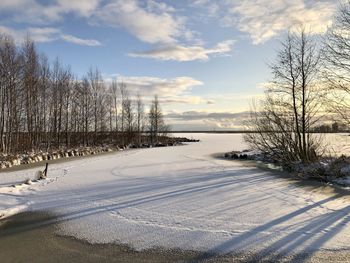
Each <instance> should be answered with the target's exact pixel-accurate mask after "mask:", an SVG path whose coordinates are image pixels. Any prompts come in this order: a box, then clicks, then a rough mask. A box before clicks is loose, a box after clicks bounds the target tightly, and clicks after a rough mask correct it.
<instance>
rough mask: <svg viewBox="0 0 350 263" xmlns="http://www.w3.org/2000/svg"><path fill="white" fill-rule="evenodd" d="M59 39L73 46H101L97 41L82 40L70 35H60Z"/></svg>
mask: <svg viewBox="0 0 350 263" xmlns="http://www.w3.org/2000/svg"><path fill="white" fill-rule="evenodd" d="M61 38H62V39H63V40H65V41H67V42H70V43H73V44H77V45H82V46H90V47H94V46H101V45H102V44H101V42H99V41H98V40H95V39H82V38H78V37H75V36H72V35H65V34H62V35H61Z"/></svg>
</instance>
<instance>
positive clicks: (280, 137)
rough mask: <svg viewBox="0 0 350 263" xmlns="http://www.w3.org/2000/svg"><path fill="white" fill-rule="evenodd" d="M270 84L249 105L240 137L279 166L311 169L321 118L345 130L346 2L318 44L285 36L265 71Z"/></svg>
mask: <svg viewBox="0 0 350 263" xmlns="http://www.w3.org/2000/svg"><path fill="white" fill-rule="evenodd" d="M269 67H270V69H271V73H272V76H273V78H272V79H271V81H270V82H269V84H268V87H267V88H266V91H265V95H264V97H263V99H262V100H260V101H257V102H254V103H253V107H252V111H251V118H250V120H249V121H248V123H247V126H248V128H249V129H250V130H254V131H256V132H255V133H248V134H246V135H245V140H246V141H247V142H248V143H249V144H250V145H251V147H252V148H253V149H255V150H258V151H260V152H264V153H265V154H266V155H267V156H269V157H270V158H271V159H273V160H275V161H277V162H280V163H283V164H293V163H296V162H302V163H311V162H314V161H317V160H318V159H319V158H320V156H322V154H323V153H324V150H325V149H324V148H323V145H322V138H321V137H320V135H317V134H314V133H313V131H315V130H317V127H319V126H320V123H322V122H323V120H324V117H325V116H326V115H328V116H329V115H333V116H334V118H335V120H336V121H337V123H340V124H341V125H349V124H350V103H349V102H350V77H349V76H350V2H349V1H348V2H345V3H342V4H341V5H340V7H339V10H338V12H337V14H336V15H335V17H334V21H333V25H332V27H330V28H329V29H328V32H327V33H326V34H325V36H324V37H323V38H322V39H320V38H319V37H317V36H314V35H311V34H310V33H308V32H307V31H306V30H305V28H303V27H301V28H300V30H298V31H293V32H289V33H288V35H287V37H286V38H285V40H284V41H282V42H281V47H280V49H279V50H278V51H277V55H276V58H275V60H274V61H273V62H272V63H270V65H269Z"/></svg>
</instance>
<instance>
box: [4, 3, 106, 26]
mask: <svg viewBox="0 0 350 263" xmlns="http://www.w3.org/2000/svg"><path fill="white" fill-rule="evenodd" d="M100 2H101V0H84V1H72V0H55V1H49V2H48V3H47V4H41V3H40V2H39V1H35V0H2V1H1V2H0V13H3V14H6V15H8V16H9V18H10V19H11V20H14V21H16V22H25V23H31V24H38V23H39V24H50V23H52V22H56V21H60V20H62V19H63V17H64V15H66V14H68V13H72V14H74V15H77V16H80V17H88V16H90V15H91V14H92V13H93V12H94V11H95V10H96V8H97V7H98V4H99V3H100Z"/></svg>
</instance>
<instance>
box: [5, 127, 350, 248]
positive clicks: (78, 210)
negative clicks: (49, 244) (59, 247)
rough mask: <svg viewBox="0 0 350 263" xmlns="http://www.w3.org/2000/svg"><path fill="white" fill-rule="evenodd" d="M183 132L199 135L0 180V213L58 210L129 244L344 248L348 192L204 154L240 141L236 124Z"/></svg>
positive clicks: (81, 226)
mask: <svg viewBox="0 0 350 263" xmlns="http://www.w3.org/2000/svg"><path fill="white" fill-rule="evenodd" d="M184 136H187V137H189V138H190V137H193V138H199V139H200V140H201V142H199V143H189V144H188V145H186V146H177V147H162V148H152V149H136V150H128V151H123V152H117V153H113V154H110V155H104V156H96V157H92V158H87V159H81V160H76V161H71V162H69V163H60V164H52V165H50V166H49V173H48V177H49V178H48V179H46V180H43V181H40V182H37V183H33V184H32V185H24V186H22V187H19V188H14V187H12V188H11V187H5V186H2V187H0V211H1V212H0V214H1V213H3V214H4V213H8V212H9V211H10V210H9V209H19V210H20V209H30V210H33V211H37V210H49V211H52V212H54V213H55V214H56V215H57V216H58V221H59V223H60V224H59V226H60V229H59V230H58V231H59V233H60V234H64V235H69V236H74V237H77V238H80V239H84V240H87V241H89V242H91V243H114V242H117V243H123V244H128V245H130V246H132V247H134V248H135V249H137V250H142V249H147V248H152V247H167V248H180V249H192V250H199V251H209V252H219V253H227V252H238V251H254V252H260V253H266V252H269V251H274V252H276V253H281V254H284V253H292V252H293V253H298V252H309V251H313V250H318V249H322V250H329V249H331V250H338V249H350V224H349V221H350V213H349V212H350V199H349V197H348V196H344V195H342V194H339V193H337V192H330V193H328V192H327V193H322V191H321V190H320V189H318V188H317V186H314V187H312V186H310V187H311V189H310V187H302V186H300V185H297V184H293V183H292V182H291V181H289V180H287V179H285V178H281V177H276V176H274V174H273V173H272V172H269V171H265V170H260V169H258V168H255V167H252V166H248V165H245V164H244V163H241V162H233V161H228V160H223V159H215V158H213V156H212V155H213V154H215V153H223V152H228V151H232V150H243V149H245V148H246V146H245V145H244V144H243V143H242V136H241V135H239V134H192V135H184ZM37 170H38V168H36V169H31V170H25V171H18V172H11V173H1V174H0V176H1V177H0V178H1V180H4V182H6V183H9V182H11V180H12V181H17V180H20V179H21V178H22V179H25V178H27V177H30V176H31V175H32V174H35V172H36V171H37ZM0 182H1V185H2V182H3V181H0ZM10 212H11V213H14V212H16V211H15V210H12V211H10Z"/></svg>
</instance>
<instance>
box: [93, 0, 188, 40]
mask: <svg viewBox="0 0 350 263" xmlns="http://www.w3.org/2000/svg"><path fill="white" fill-rule="evenodd" d="M141 3H144V6H141ZM95 18H96V19H97V21H99V22H100V23H103V24H105V25H108V26H112V27H121V28H124V29H126V30H127V31H128V32H129V33H131V34H132V35H134V36H135V37H137V38H138V39H140V40H142V41H144V42H147V43H152V44H154V43H173V42H176V40H177V38H179V37H186V36H187V37H188V36H190V33H189V32H188V31H187V30H186V29H185V20H184V18H182V17H176V16H175V15H174V14H173V12H172V9H171V8H170V7H168V6H167V5H165V4H164V3H163V4H160V3H157V2H155V1H146V2H143V1H136V0H128V1H124V0H116V1H113V2H110V3H108V4H106V5H104V6H103V7H102V8H100V9H99V10H98V11H97V12H95Z"/></svg>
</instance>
